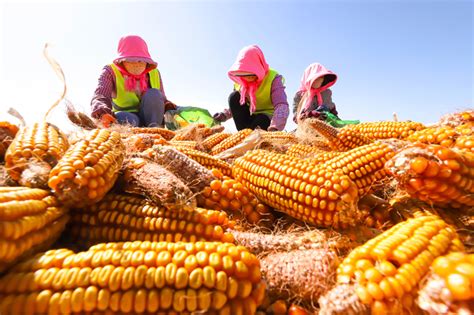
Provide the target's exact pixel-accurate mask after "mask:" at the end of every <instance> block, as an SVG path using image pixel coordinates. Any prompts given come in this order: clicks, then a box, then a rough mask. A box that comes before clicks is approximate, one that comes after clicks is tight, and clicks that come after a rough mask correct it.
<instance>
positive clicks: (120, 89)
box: [110, 64, 160, 113]
mask: <svg viewBox="0 0 474 315" xmlns="http://www.w3.org/2000/svg"><path fill="white" fill-rule="evenodd" d="M110 67H111V68H112V70H113V71H114V74H115V87H116V93H117V95H116V96H115V98H113V99H112V102H113V104H112V111H113V112H114V113H115V112H138V111H139V104H140V98H139V97H138V96H137V94H135V92H133V91H126V90H125V79H124V77H123V75H122V73H121V72H120V70H119V69H118V68H117V66H116V65H114V64H111V65H110ZM148 77H149V78H150V85H151V87H152V88H154V89H160V72H159V71H158V69H153V70H151V71H150V72H148Z"/></svg>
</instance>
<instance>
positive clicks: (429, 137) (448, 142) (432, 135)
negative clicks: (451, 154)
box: [407, 126, 459, 148]
mask: <svg viewBox="0 0 474 315" xmlns="http://www.w3.org/2000/svg"><path fill="white" fill-rule="evenodd" d="M458 136H459V133H458V132H457V131H456V130H455V129H454V128H453V127H450V126H442V127H430V128H426V129H421V130H419V131H417V132H415V133H413V134H411V135H410V136H409V137H408V138H407V140H408V141H410V142H421V143H426V144H439V145H441V146H443V147H446V148H450V147H452V146H453V145H454V142H455V141H456V139H457V137H458Z"/></svg>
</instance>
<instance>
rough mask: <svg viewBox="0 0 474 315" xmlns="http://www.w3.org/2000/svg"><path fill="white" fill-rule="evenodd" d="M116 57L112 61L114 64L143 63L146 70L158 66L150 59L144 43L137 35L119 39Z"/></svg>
mask: <svg viewBox="0 0 474 315" xmlns="http://www.w3.org/2000/svg"><path fill="white" fill-rule="evenodd" d="M117 53H118V57H117V58H116V59H115V60H114V63H115V64H119V63H121V62H122V61H125V60H126V61H144V62H146V63H147V64H148V66H147V68H151V69H154V68H156V67H157V66H158V64H157V63H156V61H154V60H153V59H151V56H150V53H149V52H148V46H147V44H146V42H145V41H144V40H143V38H141V37H140V36H137V35H128V36H124V37H122V38H120V41H119V44H118V48H117Z"/></svg>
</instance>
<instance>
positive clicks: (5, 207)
mask: <svg viewBox="0 0 474 315" xmlns="http://www.w3.org/2000/svg"><path fill="white" fill-rule="evenodd" d="M67 219H68V216H67V211H66V209H64V208H61V207H59V206H58V204H57V201H56V198H55V197H53V196H51V194H50V192H48V191H46V190H42V189H38V188H26V187H0V273H1V272H2V271H4V270H5V269H6V268H7V267H8V266H9V265H11V264H13V263H15V262H16V261H18V259H21V258H23V257H25V256H27V255H29V254H31V253H33V252H34V251H35V250H41V249H44V248H42V247H43V246H49V245H51V243H52V242H54V241H55V240H56V239H57V238H58V237H59V234H60V233H61V232H62V230H63V228H64V226H65V225H66V221H67Z"/></svg>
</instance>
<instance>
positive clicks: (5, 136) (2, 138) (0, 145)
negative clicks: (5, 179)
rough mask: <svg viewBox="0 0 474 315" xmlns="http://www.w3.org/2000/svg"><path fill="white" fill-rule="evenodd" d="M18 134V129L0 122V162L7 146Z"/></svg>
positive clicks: (5, 122)
mask: <svg viewBox="0 0 474 315" xmlns="http://www.w3.org/2000/svg"><path fill="white" fill-rule="evenodd" d="M17 132H18V127H17V126H16V125H14V124H11V123H9V122H7V121H0V161H3V158H4V156H5V152H6V151H7V148H8V146H9V145H10V143H12V140H13V138H15V135H16V133H17Z"/></svg>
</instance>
